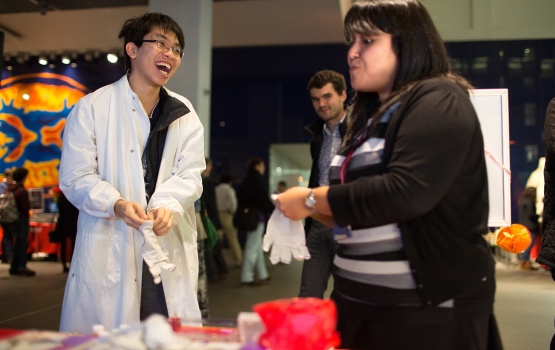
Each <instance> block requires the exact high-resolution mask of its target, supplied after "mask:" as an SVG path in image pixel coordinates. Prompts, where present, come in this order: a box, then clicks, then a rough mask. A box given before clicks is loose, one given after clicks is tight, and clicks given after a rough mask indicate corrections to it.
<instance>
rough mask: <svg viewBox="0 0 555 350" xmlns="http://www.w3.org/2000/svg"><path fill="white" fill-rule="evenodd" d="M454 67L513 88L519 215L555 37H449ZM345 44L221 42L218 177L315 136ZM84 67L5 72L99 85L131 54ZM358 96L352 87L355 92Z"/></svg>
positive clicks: (548, 88)
mask: <svg viewBox="0 0 555 350" xmlns="http://www.w3.org/2000/svg"><path fill="white" fill-rule="evenodd" d="M447 48H448V52H449V55H450V56H451V58H452V64H453V67H454V68H455V69H456V70H458V71H459V72H460V73H461V74H462V75H463V76H465V77H466V78H468V79H469V80H470V81H471V83H472V84H473V85H474V86H475V87H476V88H483V89H486V88H507V89H508V90H509V115H510V139H511V148H510V152H511V170H512V199H513V204H512V208H513V221H514V220H516V208H517V206H516V199H517V198H518V196H519V195H520V193H521V192H522V189H523V187H524V185H525V183H526V180H527V179H528V176H529V175H530V173H531V172H532V171H533V170H534V169H535V168H536V167H537V164H538V158H539V157H541V156H544V154H545V149H544V148H545V146H544V139H543V121H544V117H545V109H546V107H547V105H548V102H549V100H550V99H551V98H553V97H555V74H554V67H555V40H526V41H522V40H520V41H487V42H486V41H485V42H457V43H448V44H447ZM346 54H347V47H346V46H345V45H314V46H280V47H255V48H251V47H249V48H220V49H214V51H213V73H212V102H211V135H210V136H211V145H210V149H211V154H210V157H211V158H212V160H213V163H214V170H213V177H214V179H218V178H219V176H220V175H221V174H223V173H229V174H231V175H232V176H234V177H236V178H239V177H240V176H242V175H243V174H244V171H245V164H246V161H247V160H248V158H249V157H251V156H253V155H256V156H260V157H262V158H264V159H266V160H268V151H269V145H270V144H272V143H299V142H309V140H310V138H309V135H308V133H307V132H306V131H304V129H303V126H304V125H306V124H308V123H309V122H311V121H312V120H314V119H315V118H316V115H315V113H314V111H313V109H312V105H311V102H310V100H309V97H308V92H307V90H306V84H307V82H308V80H309V79H310V77H311V76H312V74H314V73H315V72H316V71H318V70H321V69H333V70H336V71H338V72H340V73H343V74H344V75H345V76H346V78H347V84H348V85H349V75H348V67H347V63H346ZM79 59H80V61H79V65H78V67H76V68H69V67H67V66H62V65H61V64H58V65H56V67H55V68H51V69H48V68H44V67H42V66H38V65H37V64H36V63H34V61H35V60H33V59H31V60H29V62H27V63H24V64H13V63H12V66H13V69H12V70H11V71H9V72H8V71H6V70H3V78H5V77H8V76H13V75H18V74H23V73H27V72H32V71H35V72H36V71H41V70H49V71H53V72H57V73H62V74H67V75H69V76H72V77H73V78H75V79H76V80H78V81H79V82H81V83H82V84H84V85H86V86H87V87H89V88H90V89H91V90H95V89H96V88H98V87H100V86H103V85H105V84H108V83H111V82H113V81H115V80H117V79H118V78H119V77H120V76H121V74H123V72H124V68H123V60H121V59H120V61H119V62H118V64H116V65H112V64H109V63H107V62H106V60H105V58H104V55H101V56H100V57H96V58H94V59H92V60H90V61H85V60H83V59H82V58H79ZM351 95H352V94H351Z"/></svg>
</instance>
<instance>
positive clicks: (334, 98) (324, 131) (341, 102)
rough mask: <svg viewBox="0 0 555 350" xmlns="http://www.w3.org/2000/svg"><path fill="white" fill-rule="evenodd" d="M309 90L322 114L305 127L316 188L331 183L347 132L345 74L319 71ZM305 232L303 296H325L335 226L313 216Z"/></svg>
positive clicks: (312, 179) (333, 252) (300, 294)
mask: <svg viewBox="0 0 555 350" xmlns="http://www.w3.org/2000/svg"><path fill="white" fill-rule="evenodd" d="M308 92H309V94H310V99H311V100H312V106H313V107H314V111H315V112H316V114H317V115H318V117H319V118H318V119H317V120H315V121H314V122H313V123H312V124H309V125H307V126H306V127H305V129H306V130H307V131H308V132H310V133H311V134H312V140H311V142H310V155H311V157H312V168H311V172H310V178H309V180H308V187H309V188H316V187H319V186H329V169H330V164H331V160H332V158H333V157H334V156H336V155H337V153H338V152H339V149H340V147H341V141H342V140H343V138H344V137H345V132H346V131H347V123H346V113H345V107H344V106H345V100H346V99H347V85H346V83H345V77H344V76H343V74H340V73H337V72H334V71H332V70H323V71H320V72H317V73H316V74H315V75H314V76H313V77H312V78H311V79H310V80H309V82H308ZM305 232H306V234H307V237H306V247H307V248H308V251H309V253H310V259H308V260H305V261H304V262H303V272H302V276H301V288H300V291H299V297H315V298H323V297H324V292H325V291H326V289H327V287H328V280H329V278H330V276H331V273H332V267H333V263H332V262H333V258H334V256H335V250H336V243H335V240H334V237H333V232H332V229H331V227H329V226H327V225H325V224H323V223H321V222H319V221H318V220H313V219H312V218H310V217H308V218H306V220H305Z"/></svg>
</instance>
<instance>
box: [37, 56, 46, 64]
mask: <svg viewBox="0 0 555 350" xmlns="http://www.w3.org/2000/svg"><path fill="white" fill-rule="evenodd" d="M39 64H40V65H43V66H46V65H47V64H48V59H47V58H46V57H44V56H40V57H39Z"/></svg>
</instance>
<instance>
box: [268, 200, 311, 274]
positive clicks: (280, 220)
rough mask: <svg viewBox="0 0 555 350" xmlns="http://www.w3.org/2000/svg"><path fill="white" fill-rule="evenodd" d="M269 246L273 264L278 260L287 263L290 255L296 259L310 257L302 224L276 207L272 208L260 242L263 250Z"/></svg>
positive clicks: (289, 260)
mask: <svg viewBox="0 0 555 350" xmlns="http://www.w3.org/2000/svg"><path fill="white" fill-rule="evenodd" d="M270 247H271V248H272V252H271V253H270V262H271V263H272V264H274V265H275V264H277V263H278V262H281V263H285V264H289V263H290V262H291V256H293V257H294V258H295V259H297V260H304V259H310V253H309V252H308V249H307V248H306V240H305V233H304V228H303V224H302V223H301V222H300V221H293V220H291V219H288V218H286V217H285V215H283V213H282V212H281V211H279V210H278V209H274V212H273V213H272V216H271V217H270V220H269V221H268V226H267V228H266V234H265V235H264V241H263V244H262V249H264V251H265V252H267V251H269V250H270Z"/></svg>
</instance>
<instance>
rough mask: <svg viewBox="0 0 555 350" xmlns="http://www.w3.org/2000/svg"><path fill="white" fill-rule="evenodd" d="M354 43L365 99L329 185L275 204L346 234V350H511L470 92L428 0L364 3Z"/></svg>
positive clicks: (299, 190)
mask: <svg viewBox="0 0 555 350" xmlns="http://www.w3.org/2000/svg"><path fill="white" fill-rule="evenodd" d="M344 33H345V38H346V40H347V42H348V43H349V45H350V46H349V50H348V54H347V62H348V64H349V72H350V77H351V79H350V81H351V85H352V88H353V89H354V90H355V96H354V98H353V103H352V105H351V106H350V107H349V116H348V130H347V133H346V135H345V140H344V142H343V147H342V149H341V151H340V154H339V155H337V156H336V157H335V158H334V159H333V161H332V164H331V168H330V184H331V185H330V186H321V187H317V188H316V189H307V188H304V187H294V188H291V189H289V190H288V191H286V192H285V193H282V194H281V195H279V197H278V198H277V199H276V207H277V208H278V209H279V210H281V211H282V212H283V213H284V215H285V216H287V217H289V218H290V219H292V220H301V219H303V218H305V217H307V216H312V217H314V218H315V219H317V220H322V221H323V222H326V223H328V224H330V225H332V224H334V227H336V230H335V231H334V232H337V238H338V244H339V247H338V249H337V254H336V256H335V258H334V268H333V278H334V290H333V292H332V295H331V299H332V300H333V301H334V302H335V304H336V306H337V310H338V320H337V322H338V323H337V329H338V331H339V332H340V334H341V346H340V347H341V348H346V349H368V348H373V349H374V348H375V349H399V350H401V349H414V348H419V349H450V350H467V349H484V350H485V349H488V350H498V349H499V350H500V349H502V348H503V346H502V344H501V338H500V335H499V331H498V329H497V324H496V320H495V316H494V314H493V303H494V296H495V261H494V259H493V256H492V254H491V249H490V247H489V246H488V244H487V242H486V240H485V239H484V238H483V235H484V233H486V232H487V231H488V225H487V219H488V212H489V203H488V178H487V171H486V161H485V155H484V141H483V136H482V132H481V128H480V123H479V120H478V116H477V114H476V111H475V110H474V107H473V105H472V102H471V101H470V96H469V91H468V89H469V88H471V86H470V85H469V84H468V82H467V81H466V80H465V79H464V78H462V77H460V76H458V75H456V74H455V73H454V72H452V71H451V69H450V65H449V58H448V57H447V53H446V48H445V45H444V43H443V41H442V39H441V37H440V35H439V33H438V31H437V29H436V27H435V25H434V23H433V21H432V18H431V17H430V15H429V13H428V12H427V10H426V8H425V7H424V6H423V5H422V4H421V3H420V2H418V1H417V0H388V1H383V0H360V1H357V2H356V3H353V5H352V7H351V8H350V9H349V11H348V12H347V14H346V16H345V19H344Z"/></svg>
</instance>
